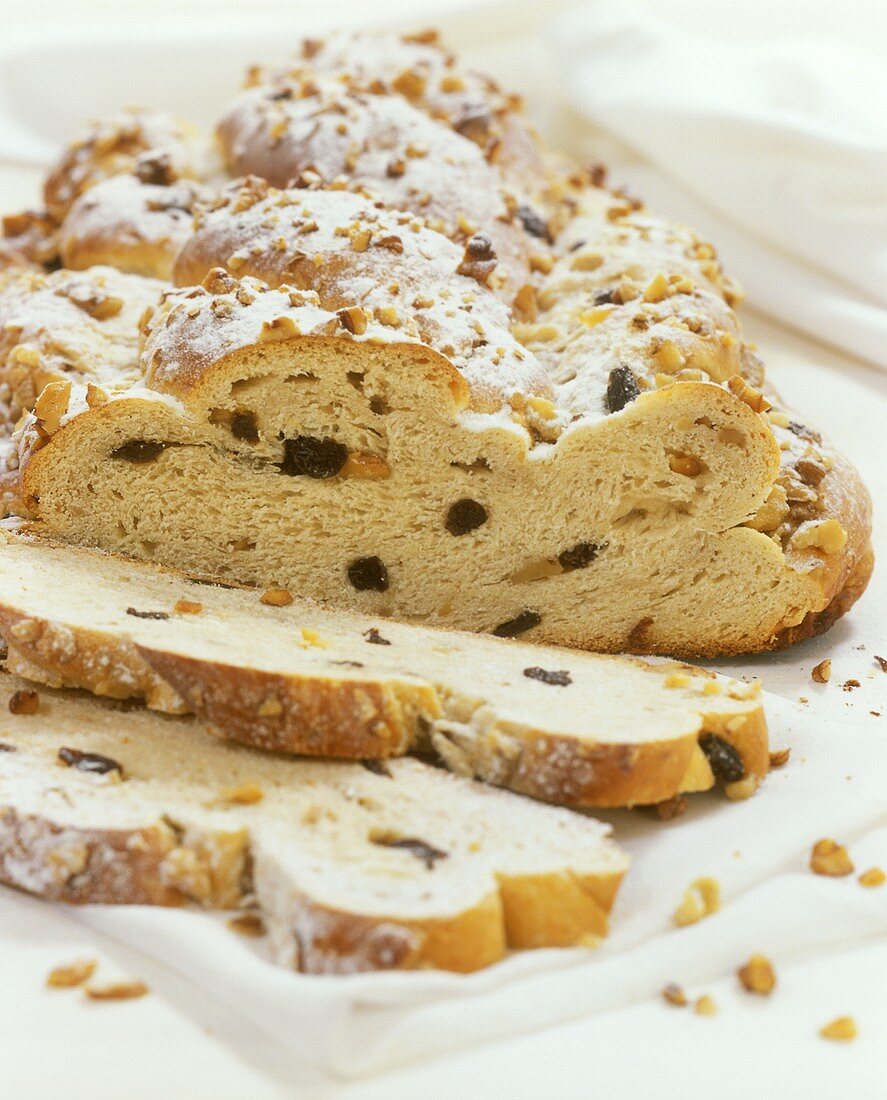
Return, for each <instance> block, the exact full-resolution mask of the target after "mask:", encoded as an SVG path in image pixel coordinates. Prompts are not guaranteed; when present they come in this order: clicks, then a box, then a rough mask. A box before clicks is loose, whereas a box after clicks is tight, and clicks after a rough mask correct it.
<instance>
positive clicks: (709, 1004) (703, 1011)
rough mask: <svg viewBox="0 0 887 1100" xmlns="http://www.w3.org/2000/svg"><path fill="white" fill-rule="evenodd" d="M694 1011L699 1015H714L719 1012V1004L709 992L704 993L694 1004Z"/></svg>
mask: <svg viewBox="0 0 887 1100" xmlns="http://www.w3.org/2000/svg"><path fill="white" fill-rule="evenodd" d="M693 1011H694V1012H695V1013H696V1015H697V1016H714V1015H716V1014H717V1011H718V1006H717V1005H716V1004H715V1002H714V1001H713V1000H712V998H711V997H709V995H708V994H707V993H703V995H702V996H701V997H699V998H698V999H697V1001H696V1004H694V1005H693Z"/></svg>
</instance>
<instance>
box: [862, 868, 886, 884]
mask: <svg viewBox="0 0 887 1100" xmlns="http://www.w3.org/2000/svg"><path fill="white" fill-rule="evenodd" d="M885 882H887V875H885V874H884V872H883V871H882V870H881V868H880V867H869V869H868V870H867V871H863V872H862V874H861V875H860V876H859V884H860V886H869V887H873V886H883V885H884V883H885Z"/></svg>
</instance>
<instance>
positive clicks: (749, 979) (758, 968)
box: [736, 955, 776, 997]
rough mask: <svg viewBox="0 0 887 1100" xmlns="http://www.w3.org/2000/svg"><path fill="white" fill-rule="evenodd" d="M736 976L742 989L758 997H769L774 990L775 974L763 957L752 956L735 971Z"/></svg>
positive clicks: (769, 963)
mask: <svg viewBox="0 0 887 1100" xmlns="http://www.w3.org/2000/svg"><path fill="white" fill-rule="evenodd" d="M736 976H737V977H738V978H739V980H740V982H742V985H743V988H745V989H747V990H748V991H749V993H756V994H757V995H758V996H760V997H769V996H770V994H771V993H772V992H773V990H774V989H775V988H776V972H775V971H774V969H773V964H772V963H771V962H770V960H769V959H768V958H767V957H766V956H764V955H752V957H751V958H750V959H749V960H748V962H747V963H746V964H745V966H740V968H739V969H738V970H737V971H736Z"/></svg>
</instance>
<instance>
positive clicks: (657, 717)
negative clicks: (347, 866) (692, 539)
mask: <svg viewBox="0 0 887 1100" xmlns="http://www.w3.org/2000/svg"><path fill="white" fill-rule="evenodd" d="M288 598H289V597H288V595H287V594H286V593H282V594H281V593H273V592H272V593H269V594H267V595H266V596H264V597H262V598H260V593H259V592H257V591H241V590H231V589H225V588H220V587H218V586H213V585H209V584H201V583H195V582H194V581H191V580H188V579H187V578H186V577H184V576H182V575H181V574H179V573H174V572H169V571H163V570H160V569H157V568H156V567H153V566H150V565H146V564H144V563H141V562H136V561H128V560H125V559H122V558H119V557H115V556H111V555H107V554H101V553H96V552H93V551H87V550H78V549H72V548H69V547H64V546H55V547H54V546H49V545H45V544H41V543H40V542H35V541H33V540H30V539H28V538H23V537H21V536H17V535H14V534H7V536H6V541H5V545H3V546H2V547H0V633H2V635H3V636H4V637H5V639H6V641H7V643H8V646H9V655H8V661H9V665H10V668H11V669H13V670H14V671H16V672H18V673H20V674H21V675H24V676H28V677H30V678H32V679H35V680H38V681H42V682H46V683H49V684H52V685H54V686H68V687H81V688H87V689H89V690H91V691H94V692H98V693H100V694H104V695H109V696H112V697H116V698H144V699H146V700H147V702H148V703H149V704H150V705H151V706H153V707H156V708H158V709H161V710H167V711H176V710H179V711H181V710H193V711H194V712H196V713H197V714H199V715H200V716H201V717H202V718H203V719H205V720H206V722H207V723H208V724H209V725H210V727H211V728H212V729H213V730H214V731H215V732H217V733H219V734H221V735H223V736H225V737H229V738H233V739H235V740H237V741H241V742H243V743H245V744H249V745H256V746H259V747H262V748H266V749H273V750H278V751H283V752H293V753H305V754H310V755H314V756H318V755H324V756H339V757H350V758H373V759H384V758H388V757H392V756H398V755H402V754H404V753H407V752H410V751H414V750H426V751H427V750H431V749H433V750H435V751H436V752H437V753H438V754H439V756H440V758H441V759H442V760H443V762H444V763H445V764H447V766H449V767H450V768H452V769H454V770H455V771H458V772H461V773H463V774H465V775H473V776H477V777H479V778H482V779H484V780H487V781H488V782H491V783H495V784H498V785H500V786H504V787H509V788H511V789H513V790H516V791H522V792H524V793H526V794H530V795H533V796H535V797H537V798H542V799H546V800H548V801H552V802H560V803H564V804H568V805H576V806H626V805H636V804H647V803H658V802H662V801H665V800H667V799H670V798H673V797H675V796H676V795H678V794H680V793H682V792H684V791H693V790H704V789H707V788H709V787H711V786H713V785H714V783H715V782H716V780H719V781H721V782H724V783H726V784H727V789H728V793H730V794H734V795H743V794H750V793H752V792H753V791H754V789H755V788H756V786H757V784H758V782H759V781H760V779H761V778H762V777H763V776H764V775H765V774H766V771H767V767H768V755H767V733H766V725H765V721H764V716H763V711H762V707H761V702H760V692H759V685H757V684H751V685H749V684H741V683H739V682H737V681H735V680H724V679H720V678H715V677H714V676H712V675H711V674H709V673H706V672H704V671H702V670H698V669H693V668H689V667H687V666H675V665H650V664H646V663H644V662H642V661H638V660H632V659H628V658H616V657H606V656H599V655H593V654H588V653H584V652H569V651H567V650H563V649H555V648H551V647H543V646H531V645H526V644H522V643H519V642H514V641H509V640H506V639H498V638H488V637H478V636H475V635H468V634H459V633H455V632H452V631H439V630H431V629H426V628H422V627H419V626H413V625H405V624H398V623H394V622H388V621H385V620H382V619H378V618H375V617H371V616H352V615H348V614H345V613H342V612H334V611H327V610H324V609H322V608H320V607H318V606H317V605H316V604H313V603H310V602H308V601H304V600H298V601H293V602H291V603H289V604H288V605H286V606H273V605H272V604H269V603H268V602H264V603H263V602H262V599H265V600H266V601H268V600H273V601H274V602H276V603H281V602H283V601H285V600H286V599H288Z"/></svg>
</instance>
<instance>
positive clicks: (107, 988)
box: [83, 981, 148, 1001]
mask: <svg viewBox="0 0 887 1100" xmlns="http://www.w3.org/2000/svg"><path fill="white" fill-rule="evenodd" d="M83 992H84V993H85V994H86V996H87V997H88V998H89V999H90V1000H91V1001H131V1000H133V999H134V998H136V997H144V996H145V994H146V993H147V992H148V987H147V986H146V985H145V983H144V982H136V981H129V982H110V983H108V984H107V985H88V986H87V987H86V988H85V989H84V991H83Z"/></svg>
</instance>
